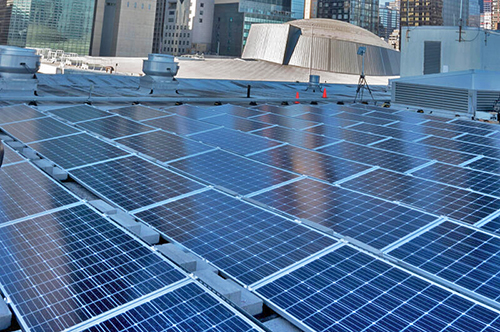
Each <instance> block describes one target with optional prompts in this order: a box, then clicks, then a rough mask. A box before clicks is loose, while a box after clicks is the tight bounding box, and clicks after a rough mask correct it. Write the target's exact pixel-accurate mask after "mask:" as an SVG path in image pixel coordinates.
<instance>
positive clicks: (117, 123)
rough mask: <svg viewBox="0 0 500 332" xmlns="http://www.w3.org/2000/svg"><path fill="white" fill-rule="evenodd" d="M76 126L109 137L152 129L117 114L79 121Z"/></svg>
mask: <svg viewBox="0 0 500 332" xmlns="http://www.w3.org/2000/svg"><path fill="white" fill-rule="evenodd" d="M78 126H79V127H81V128H83V129H86V130H89V131H91V132H94V133H95V134H97V135H101V136H104V137H107V138H110V139H114V138H119V137H124V136H130V135H135V134H139V133H144V132H148V131H151V130H154V128H153V127H151V126H146V125H144V124H142V123H140V122H135V121H132V120H129V119H126V118H123V117H121V116H118V115H116V116H110V117H107V118H102V119H97V120H90V121H86V122H80V123H79V124H78Z"/></svg>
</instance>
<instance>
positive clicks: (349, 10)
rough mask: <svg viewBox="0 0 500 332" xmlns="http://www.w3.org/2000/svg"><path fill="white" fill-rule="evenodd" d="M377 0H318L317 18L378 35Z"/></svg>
mask: <svg viewBox="0 0 500 332" xmlns="http://www.w3.org/2000/svg"><path fill="white" fill-rule="evenodd" d="M378 10H379V5H378V0H318V18H333V19H336V20H339V21H344V22H348V23H351V24H354V25H357V26H359V27H362V28H364V29H366V30H368V31H371V32H373V33H375V34H377V33H378Z"/></svg>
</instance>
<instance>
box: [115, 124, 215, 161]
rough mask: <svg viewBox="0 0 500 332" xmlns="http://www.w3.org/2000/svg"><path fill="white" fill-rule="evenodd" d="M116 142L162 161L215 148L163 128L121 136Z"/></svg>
mask: <svg viewBox="0 0 500 332" xmlns="http://www.w3.org/2000/svg"><path fill="white" fill-rule="evenodd" d="M116 142H117V143H120V144H123V145H125V146H127V147H129V148H131V149H134V150H135V151H137V152H140V153H143V154H145V155H148V156H150V157H153V158H155V159H157V160H159V161H161V162H169V161H172V160H176V159H180V158H185V157H188V156H191V155H194V154H198V153H201V152H205V151H209V150H212V149H213V148H212V147H210V146H207V145H205V144H201V143H198V142H196V141H195V140H192V139H188V138H185V137H181V136H177V135H174V134H171V133H167V132H165V131H161V130H159V131H153V132H150V133H145V134H140V135H135V136H130V137H125V138H120V139H117V140H116Z"/></svg>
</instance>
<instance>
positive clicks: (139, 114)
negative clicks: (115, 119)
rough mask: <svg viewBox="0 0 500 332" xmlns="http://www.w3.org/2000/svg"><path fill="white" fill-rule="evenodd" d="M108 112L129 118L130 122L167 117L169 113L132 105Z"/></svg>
mask: <svg viewBox="0 0 500 332" xmlns="http://www.w3.org/2000/svg"><path fill="white" fill-rule="evenodd" d="M110 112H112V113H115V114H118V115H121V116H124V117H127V118H130V119H132V120H137V121H142V120H147V119H152V118H159V117H161V116H165V115H168V114H170V113H168V112H165V111H160V110H157V109H154V108H151V107H146V106H141V105H133V106H127V107H122V108H115V109H112V110H110Z"/></svg>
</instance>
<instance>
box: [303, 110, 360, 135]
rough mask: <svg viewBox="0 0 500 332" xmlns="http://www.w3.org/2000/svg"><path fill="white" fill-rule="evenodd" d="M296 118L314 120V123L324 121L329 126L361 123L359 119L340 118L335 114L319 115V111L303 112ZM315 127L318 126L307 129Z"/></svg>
mask: <svg viewBox="0 0 500 332" xmlns="http://www.w3.org/2000/svg"><path fill="white" fill-rule="evenodd" d="M335 114H337V113H335ZM295 119H300V120H305V121H314V123H316V124H319V123H323V124H325V125H328V126H332V127H347V126H352V125H354V124H357V123H360V122H359V121H355V120H348V119H344V118H338V117H333V116H325V115H319V114H317V113H306V114H302V115H300V116H297V117H295ZM315 128H318V127H312V128H309V129H306V130H307V131H311V130H314V129H315Z"/></svg>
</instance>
